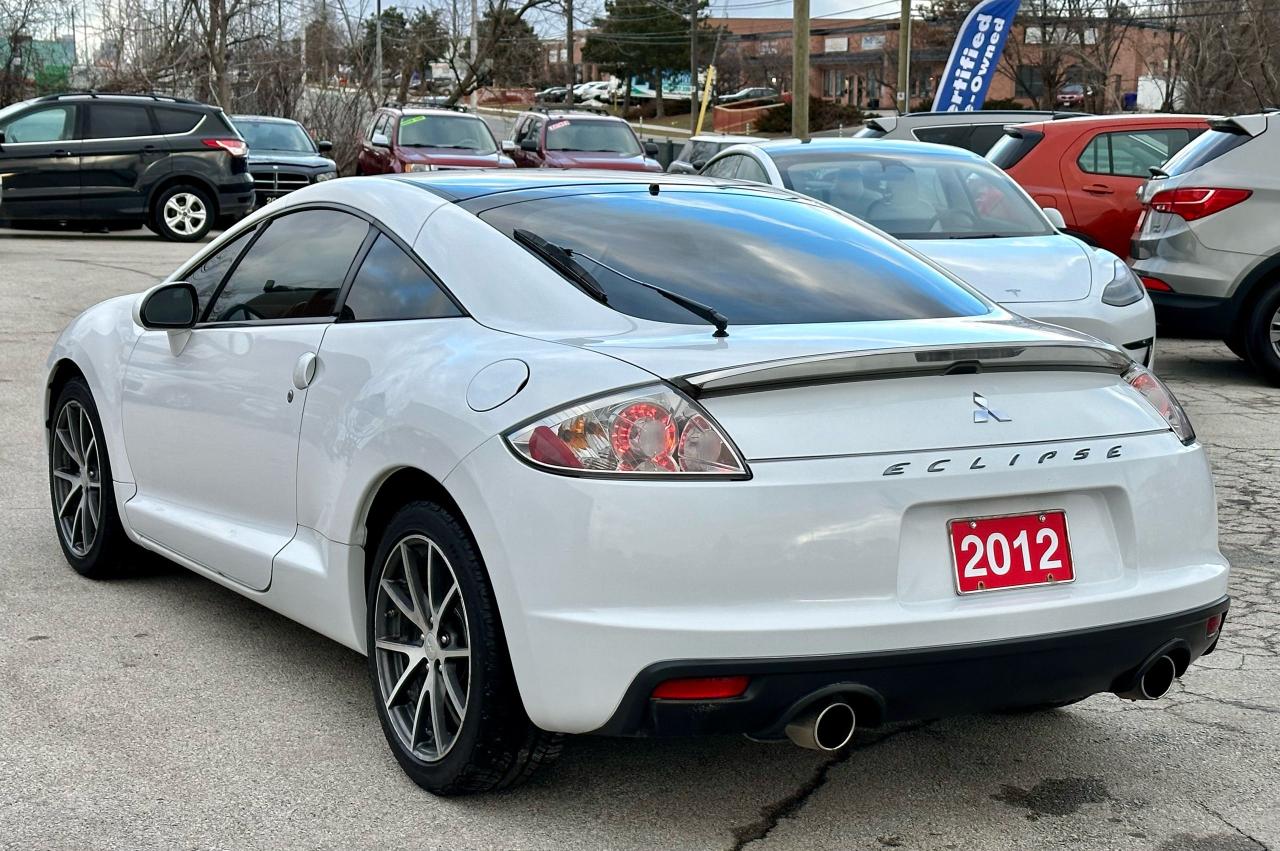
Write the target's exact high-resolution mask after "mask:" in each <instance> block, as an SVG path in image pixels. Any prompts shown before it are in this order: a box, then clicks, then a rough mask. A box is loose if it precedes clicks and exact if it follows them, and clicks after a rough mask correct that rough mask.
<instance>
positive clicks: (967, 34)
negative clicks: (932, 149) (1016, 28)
mask: <svg viewBox="0 0 1280 851" xmlns="http://www.w3.org/2000/svg"><path fill="white" fill-rule="evenodd" d="M1019 5H1021V0H981V2H980V3H978V5H977V6H974V7H973V11H972V12H970V13H969V17H967V18H965V19H964V25H963V26H961V27H960V33H959V34H958V35H957V36H956V43H955V46H954V47H952V48H951V58H950V59H948V60H947V67H946V70H945V71H943V72H942V76H941V77H939V78H938V93H937V94H936V95H934V98H933V109H934V111H935V112H969V111H971V110H975V109H982V104H983V101H985V100H986V99H987V89H989V88H991V78H992V77H994V76H995V75H996V66H997V65H999V64H1000V54H1001V53H1002V52H1003V51H1004V43H1005V40H1006V39H1007V38H1008V37H1009V32H1010V31H1011V27H1012V24H1013V16H1014V15H1016V14H1017V13H1018V6H1019Z"/></svg>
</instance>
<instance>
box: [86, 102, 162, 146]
mask: <svg viewBox="0 0 1280 851" xmlns="http://www.w3.org/2000/svg"><path fill="white" fill-rule="evenodd" d="M154 133H155V130H154V129H153V128H152V127H151V116H149V115H147V108H146V107H145V106H142V105H141V104H138V105H134V104H130V103H95V104H92V105H91V106H90V107H89V132H87V133H85V138H86V139H120V138H128V137H130V136H151V135H153V134H154Z"/></svg>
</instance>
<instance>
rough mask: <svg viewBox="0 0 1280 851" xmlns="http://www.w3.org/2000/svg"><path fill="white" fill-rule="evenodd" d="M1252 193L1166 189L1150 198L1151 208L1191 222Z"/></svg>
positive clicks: (1244, 190) (1227, 190) (1221, 190)
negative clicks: (1174, 214)
mask: <svg viewBox="0 0 1280 851" xmlns="http://www.w3.org/2000/svg"><path fill="white" fill-rule="evenodd" d="M1252 194H1253V192H1251V191H1250V190H1248V189H1196V188H1186V189H1166V190H1165V191H1163V192H1157V193H1156V196H1155V197H1154V198H1152V199H1151V209H1153V210H1155V211H1156V212H1159V213H1176V214H1177V215H1179V216H1182V218H1183V219H1184V220H1185V221H1188V222H1191V221H1195V220H1196V219H1203V218H1204V217H1205V216H1211V215H1213V214H1214V213H1217V212H1220V211H1222V210H1225V209H1227V208H1228V207H1234V206H1235V205H1236V204H1239V203H1240V202H1241V201H1243V200H1244V199H1246V198H1248V197H1249V196H1250V195H1252Z"/></svg>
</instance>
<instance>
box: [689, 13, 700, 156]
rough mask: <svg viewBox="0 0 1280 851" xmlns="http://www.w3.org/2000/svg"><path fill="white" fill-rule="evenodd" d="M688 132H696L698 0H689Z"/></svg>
mask: <svg viewBox="0 0 1280 851" xmlns="http://www.w3.org/2000/svg"><path fill="white" fill-rule="evenodd" d="M689 132H690V133H697V132H698V0H689Z"/></svg>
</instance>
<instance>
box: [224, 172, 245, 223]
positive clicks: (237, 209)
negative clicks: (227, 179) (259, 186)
mask: <svg viewBox="0 0 1280 851" xmlns="http://www.w3.org/2000/svg"><path fill="white" fill-rule="evenodd" d="M243 177H244V179H243V180H242V181H238V182H231V183H223V184H221V185H219V186H218V214H219V216H220V217H222V218H226V219H231V220H236V219H241V218H243V217H245V216H247V215H248V214H249V213H251V212H253V206H254V192H253V178H252V177H251V176H250V175H248V174H245V175H243Z"/></svg>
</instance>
